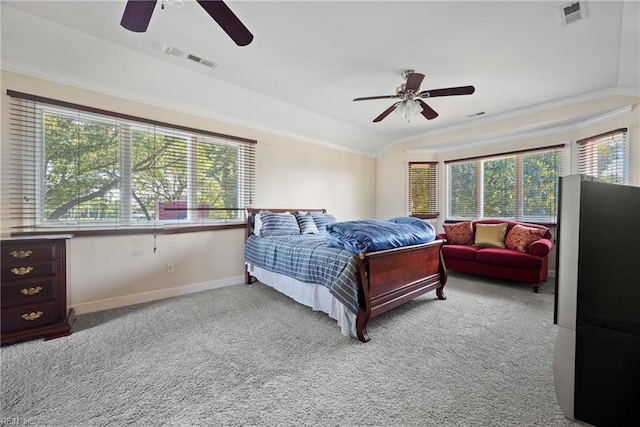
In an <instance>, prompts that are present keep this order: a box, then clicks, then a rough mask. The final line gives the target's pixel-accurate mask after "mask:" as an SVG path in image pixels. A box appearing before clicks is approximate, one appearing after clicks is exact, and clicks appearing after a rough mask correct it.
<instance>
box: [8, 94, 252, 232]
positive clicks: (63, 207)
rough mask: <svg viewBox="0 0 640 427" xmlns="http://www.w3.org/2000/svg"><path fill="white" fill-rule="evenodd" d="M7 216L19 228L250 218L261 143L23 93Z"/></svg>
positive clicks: (14, 111)
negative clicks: (246, 216)
mask: <svg viewBox="0 0 640 427" xmlns="http://www.w3.org/2000/svg"><path fill="white" fill-rule="evenodd" d="M7 94H8V95H9V96H10V97H11V99H10V104H11V112H10V132H11V141H10V153H9V155H10V163H11V172H10V175H9V176H10V179H9V191H8V193H9V204H8V212H5V210H6V209H3V213H2V214H3V216H4V217H8V218H10V219H11V220H13V222H14V223H16V221H17V223H18V224H19V225H20V226H23V227H33V226H35V227H37V226H62V227H69V226H78V227H84V226H96V225H98V226H107V227H109V226H116V227H117V226H122V225H126V226H130V225H138V226H144V225H150V224H152V225H154V226H156V225H157V224H158V223H159V222H160V223H162V222H172V221H173V222H178V223H215V222H220V221H230V220H231V221H233V220H238V221H240V220H244V215H245V208H246V207H250V206H251V205H252V203H253V199H254V192H255V146H256V144H255V141H253V140H248V139H244V138H239V137H234V136H229V135H222V134H217V133H213V132H208V131H202V130H198V129H192V128H187V127H182V126H178V125H172V124H167V123H161V122H156V121H153V120H147V119H143V118H138V117H132V116H127V115H123V114H119V113H113V112H109V111H104V110H98V109H95V108H91V107H84V106H79V105H76V104H70V103H66V102H64V101H57V100H52V99H47V98H42V97H37V96H33V95H28V94H23V93H19V92H13V91H7Z"/></svg>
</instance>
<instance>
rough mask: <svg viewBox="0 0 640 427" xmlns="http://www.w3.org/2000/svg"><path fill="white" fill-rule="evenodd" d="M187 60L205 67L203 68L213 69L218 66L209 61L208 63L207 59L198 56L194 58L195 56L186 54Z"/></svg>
mask: <svg viewBox="0 0 640 427" xmlns="http://www.w3.org/2000/svg"><path fill="white" fill-rule="evenodd" d="M187 59H190V60H192V61H193V62H197V63H198V64H202V65H205V66H207V67H209V68H215V67H217V66H218V64H216V63H215V62H211V61H209V60H207V59H202V58H200V57H199V56H195V55H193V54H191V53H188V54H187Z"/></svg>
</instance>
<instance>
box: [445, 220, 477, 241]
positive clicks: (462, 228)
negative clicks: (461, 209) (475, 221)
mask: <svg viewBox="0 0 640 427" xmlns="http://www.w3.org/2000/svg"><path fill="white" fill-rule="evenodd" d="M442 227H443V228H444V232H445V233H447V241H448V242H449V243H452V244H454V245H470V244H472V243H473V230H472V229H471V221H464V222H457V223H455V224H443V225H442Z"/></svg>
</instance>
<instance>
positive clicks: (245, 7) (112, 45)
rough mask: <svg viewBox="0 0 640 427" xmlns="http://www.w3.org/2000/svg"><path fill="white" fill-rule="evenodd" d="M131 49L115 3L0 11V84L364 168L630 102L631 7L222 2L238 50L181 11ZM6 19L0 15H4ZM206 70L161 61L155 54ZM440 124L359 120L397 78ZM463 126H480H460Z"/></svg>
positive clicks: (191, 11)
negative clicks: (455, 132) (27, 81)
mask: <svg viewBox="0 0 640 427" xmlns="http://www.w3.org/2000/svg"><path fill="white" fill-rule="evenodd" d="M160 3H161V0H159V1H158V4H157V5H156V9H155V11H154V14H153V17H152V19H151V23H150V25H149V29H148V31H147V32H146V33H141V34H138V33H133V32H130V31H127V30H125V29H124V28H122V27H121V26H120V25H119V23H120V19H121V17H122V12H123V10H124V6H125V2H124V1H18V2H15V1H2V10H1V13H2V68H4V69H8V70H11V71H19V72H26V73H28V74H31V75H34V76H37V77H48V78H50V79H52V80H54V81H55V80H57V81H60V82H64V83H72V84H74V85H76V86H79V87H87V88H91V89H94V90H99V91H103V92H107V93H112V94H114V95H116V96H125V97H128V98H132V99H137V100H143V101H149V102H153V103H155V104H160V105H162V106H169V107H171V108H174V109H176V110H178V111H188V112H192V113H195V114H199V115H205V116H208V117H213V118H216V119H220V120H224V121H228V122H231V123H236V124H242V125H245V126H250V127H253V128H256V129H261V130H268V131H273V132H276V133H279V134H282V135H287V136H293V137H296V138H300V139H303V140H308V141H314V142H319V143H326V144H333V145H337V146H340V147H344V148H346V149H349V150H354V151H358V152H363V153H368V154H376V153H379V152H380V151H381V150H383V149H384V148H385V147H387V146H388V145H390V144H391V143H393V142H397V141H402V140H408V139H411V138H415V137H416V136H419V135H422V134H425V133H430V132H434V131H438V130H441V129H443V128H455V127H456V126H464V125H468V124H469V122H470V121H476V122H481V121H490V120H492V119H494V118H496V117H500V116H504V115H505V114H513V113H514V112H518V111H526V110H527V109H540V108H544V106H545V105H547V104H549V105H554V103H556V104H557V103H558V102H567V100H570V99H573V98H576V99H581V98H584V97H585V96H587V97H588V96H598V94H601V93H602V94H605V93H606V94H611V93H612V91H615V93H624V94H630V95H634V96H638V93H640V41H639V40H640V30H639V28H640V2H638V1H624V2H623V1H598V2H596V1H587V2H586V8H587V18H586V19H583V20H581V21H578V22H575V23H572V24H569V25H563V24H562V23H561V18H560V11H559V8H560V6H563V5H566V4H567V1H518V2H506V1H493V2H487V1H467V2H463V1H408V2H401V1H351V2H347V1H280V2H276V1H234V2H231V1H228V2H227V4H228V5H229V6H230V7H231V9H232V10H233V11H234V12H235V14H236V15H237V16H238V17H239V18H240V20H241V21H242V22H243V23H244V24H245V25H246V26H247V27H248V28H249V30H250V31H251V32H252V33H253V34H254V40H253V42H252V43H251V44H250V45H248V46H245V47H238V46H236V45H235V44H234V43H233V42H232V41H231V39H229V37H228V36H227V35H226V34H225V33H224V32H223V31H222V30H221V29H220V27H219V26H218V25H217V24H216V22H215V21H213V20H212V19H211V18H210V17H209V16H208V15H207V14H206V12H205V11H204V10H203V9H202V8H201V7H200V6H199V5H198V4H197V3H196V2H194V1H189V0H185V2H184V3H185V4H184V7H183V8H181V9H176V8H172V7H166V8H165V9H164V10H161V8H160ZM6 6H8V7H6ZM165 43H167V44H170V45H173V46H175V47H177V48H178V49H181V50H183V51H187V52H190V53H192V54H195V55H197V56H200V57H203V58H206V59H208V60H210V61H212V62H215V63H218V64H219V65H218V66H217V67H216V68H215V69H210V68H206V67H205V66H203V65H200V64H196V63H192V62H190V61H188V60H186V59H182V58H176V57H173V56H170V55H165V54H164V53H163V52H162V46H163V44H165ZM409 68H410V69H415V70H416V71H417V72H421V73H423V74H425V75H426V78H425V79H424V82H423V84H422V89H437V88H441V87H450V86H464V85H473V86H475V88H476V92H475V94H473V95H469V96H453V97H446V98H434V99H431V100H428V104H429V105H430V106H431V107H432V108H434V109H435V110H436V111H437V112H438V113H439V114H440V116H439V117H438V118H436V119H435V120H431V121H427V120H426V119H424V118H423V117H422V116H417V117H415V118H412V120H411V122H410V123H407V121H406V119H404V118H403V117H401V116H399V115H396V114H392V115H390V116H388V117H387V118H386V119H385V120H383V121H382V122H380V123H372V120H373V118H375V117H376V116H377V115H378V114H380V113H381V112H382V111H383V110H385V109H386V108H387V107H388V106H389V105H391V104H392V103H393V100H375V101H363V102H353V101H352V99H353V98H355V97H362V96H374V95H387V94H394V93H395V89H396V87H397V86H398V85H399V84H400V83H402V81H403V79H402V77H401V72H402V70H404V69H409ZM479 112H484V114H483V115H482V116H476V117H473V118H469V116H471V115H474V114H476V113H479Z"/></svg>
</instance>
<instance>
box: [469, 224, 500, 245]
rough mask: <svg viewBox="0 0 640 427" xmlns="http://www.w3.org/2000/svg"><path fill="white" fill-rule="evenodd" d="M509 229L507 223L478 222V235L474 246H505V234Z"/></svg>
mask: <svg viewBox="0 0 640 427" xmlns="http://www.w3.org/2000/svg"><path fill="white" fill-rule="evenodd" d="M506 231H507V223H506V222H501V223H499V224H476V236H475V240H474V242H473V245H474V246H482V247H485V248H504V235H505V233H506Z"/></svg>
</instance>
